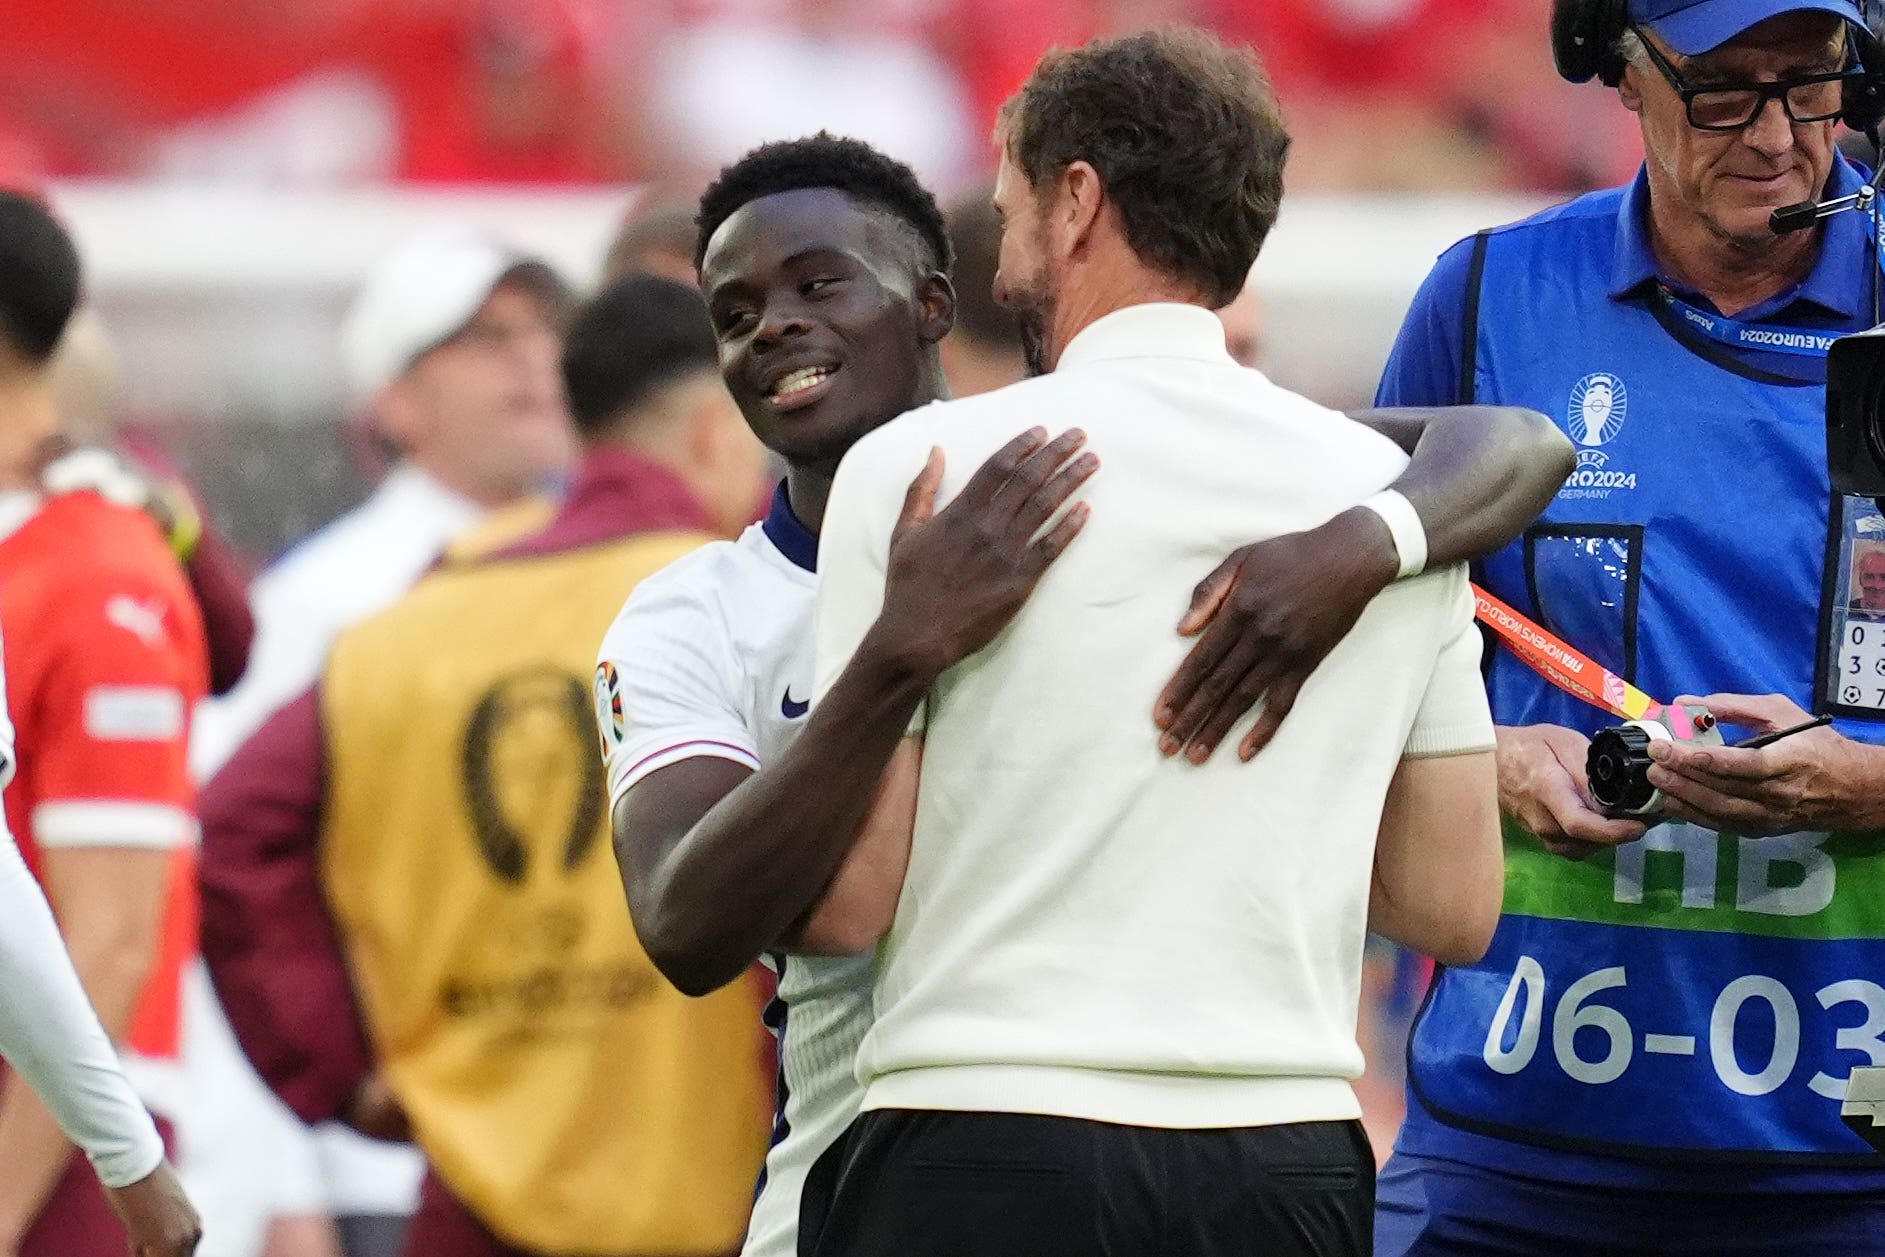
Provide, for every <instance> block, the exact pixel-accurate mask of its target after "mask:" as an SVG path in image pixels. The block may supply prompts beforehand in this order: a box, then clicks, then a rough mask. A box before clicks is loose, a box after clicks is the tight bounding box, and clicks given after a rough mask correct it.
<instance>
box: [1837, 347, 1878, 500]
mask: <svg viewBox="0 0 1885 1257" xmlns="http://www.w3.org/2000/svg"><path fill="white" fill-rule="evenodd" d="M1826 465H1827V470H1828V471H1830V472H1831V473H1832V478H1833V489H1834V491H1835V492H1838V493H1847V494H1852V495H1854V496H1857V497H1867V498H1885V326H1880V327H1875V328H1873V329H1872V330H1871V331H1869V332H1859V333H1857V334H1856V335H1852V336H1842V337H1840V338H1839V339H1838V340H1836V341H1834V342H1833V347H1832V349H1831V351H1829V352H1828V353H1827V355H1826Z"/></svg>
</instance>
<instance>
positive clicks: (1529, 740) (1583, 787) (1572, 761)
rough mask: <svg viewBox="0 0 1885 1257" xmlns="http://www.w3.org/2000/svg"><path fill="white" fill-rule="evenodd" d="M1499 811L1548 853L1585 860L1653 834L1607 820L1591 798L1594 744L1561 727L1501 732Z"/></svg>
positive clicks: (1639, 824) (1528, 727) (1645, 828)
mask: <svg viewBox="0 0 1885 1257" xmlns="http://www.w3.org/2000/svg"><path fill="white" fill-rule="evenodd" d="M1498 736H1499V750H1498V756H1497V760H1498V767H1499V811H1500V812H1502V813H1504V814H1505V815H1507V816H1510V817H1512V818H1513V819H1514V820H1516V821H1518V823H1519V824H1521V825H1523V826H1524V827H1525V828H1526V829H1527V830H1529V831H1531V832H1532V833H1534V834H1536V835H1538V840H1539V841H1540V842H1542V843H1544V844H1545V847H1546V849H1547V850H1549V851H1551V852H1553V853H1554V854H1557V855H1561V856H1564V857H1565V858H1566V859H1570V860H1583V859H1587V858H1589V857H1590V856H1593V855H1595V854H1596V853H1597V852H1599V851H1601V850H1603V849H1604V848H1605V847H1614V846H1617V845H1618V844H1620V843H1625V842H1634V841H1636V840H1637V839H1638V838H1641V837H1642V836H1643V835H1644V834H1646V833H1648V832H1649V826H1647V825H1646V824H1644V823H1643V822H1642V821H1636V820H1616V819H1613V818H1611V817H1608V816H1605V815H1604V813H1603V809H1601V808H1599V807H1598V806H1597V801H1596V800H1595V799H1593V798H1591V794H1590V785H1589V782H1588V781H1587V780H1586V779H1585V774H1584V764H1585V760H1586V759H1587V758H1588V757H1589V755H1590V739H1589V738H1587V737H1585V736H1584V735H1583V734H1581V733H1579V732H1577V730H1575V729H1565V728H1561V727H1559V726H1558V725H1525V726H1522V727H1518V728H1508V727H1504V726H1501V727H1500V728H1499V730H1498Z"/></svg>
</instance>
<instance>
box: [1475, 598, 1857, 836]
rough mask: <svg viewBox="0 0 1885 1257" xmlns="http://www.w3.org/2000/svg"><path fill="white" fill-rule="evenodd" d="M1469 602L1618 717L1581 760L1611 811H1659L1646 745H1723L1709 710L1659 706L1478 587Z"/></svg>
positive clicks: (1546, 669)
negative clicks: (1618, 722) (1684, 743)
mask: <svg viewBox="0 0 1885 1257" xmlns="http://www.w3.org/2000/svg"><path fill="white" fill-rule="evenodd" d="M1473 599H1474V603H1475V608H1474V610H1475V614H1477V615H1478V617H1479V621H1480V623H1482V624H1484V625H1485V626H1486V627H1487V628H1489V629H1491V630H1492V631H1493V632H1494V633H1495V634H1497V635H1498V637H1499V639H1500V640H1501V641H1503V642H1504V643H1505V645H1506V647H1507V648H1508V649H1509V650H1511V651H1512V653H1513V654H1515V655H1517V656H1518V657H1519V658H1520V659H1522V660H1524V661H1525V663H1526V664H1527V665H1528V666H1530V667H1531V668H1532V669H1533V670H1534V671H1536V672H1537V673H1538V674H1539V675H1540V676H1542V677H1544V678H1545V679H1546V680H1547V681H1550V682H1551V683H1552V684H1553V685H1555V686H1557V687H1558V688H1559V689H1561V690H1563V691H1564V692H1565V693H1567V694H1569V695H1571V696H1572V697H1573V698H1579V699H1582V700H1583V701H1585V702H1587V703H1589V704H1590V705H1591V706H1593V707H1597V708H1600V709H1602V710H1604V711H1607V712H1609V713H1610V714H1611V715H1613V716H1615V717H1617V718H1618V720H1619V721H1621V723H1620V724H1617V725H1614V726H1612V727H1611V728H1608V729H1604V730H1601V731H1599V732H1598V733H1597V734H1596V735H1594V736H1593V737H1592V738H1591V743H1590V755H1589V758H1588V759H1587V760H1586V761H1585V772H1586V775H1587V777H1588V780H1589V783H1590V791H1591V795H1592V797H1594V798H1595V799H1596V800H1597V802H1598V804H1599V805H1600V806H1602V807H1603V809H1604V810H1605V811H1606V812H1608V813H1610V814H1611V815H1612V816H1639V817H1649V816H1654V815H1656V814H1657V813H1659V812H1660V811H1661V810H1662V793H1661V792H1660V791H1658V790H1656V789H1655V788H1654V787H1652V786H1651V785H1650V784H1649V780H1648V774H1649V766H1650V758H1649V744H1650V743H1651V742H1657V741H1675V742H1693V743H1697V744H1699V745H1704V746H1720V745H1722V736H1721V726H1720V725H1719V724H1718V723H1717V721H1716V720H1715V716H1714V713H1712V712H1710V711H1709V710H1708V709H1707V708H1705V707H1702V706H1700V705H1698V704H1680V703H1659V702H1657V701H1656V700H1655V699H1653V698H1651V697H1650V696H1649V695H1647V694H1645V693H1644V692H1643V691H1641V690H1639V689H1637V688H1636V687H1635V686H1634V685H1631V684H1630V683H1629V682H1628V681H1626V680H1624V679H1623V678H1622V677H1620V676H1618V675H1617V674H1616V673H1614V672H1612V671H1611V670H1610V669H1608V668H1606V667H1604V666H1603V665H1602V664H1600V663H1598V662H1597V661H1596V660H1594V659H1592V658H1590V657H1589V656H1588V655H1586V654H1584V653H1583V652H1582V651H1580V650H1578V649H1577V648H1576V647H1575V646H1572V645H1570V644H1569V643H1567V642H1565V641H1564V640H1563V639H1561V638H1559V637H1558V636H1556V635H1555V634H1553V633H1552V632H1551V631H1550V630H1548V629H1545V628H1543V627H1541V626H1540V625H1538V624H1536V623H1534V622H1532V621H1531V620H1530V619H1527V618H1526V617H1525V616H1524V615H1521V614H1520V613H1519V612H1517V611H1515V610H1513V609H1512V608H1511V607H1509V606H1507V605H1506V604H1505V603H1503V602H1501V601H1499V599H1497V598H1495V597H1493V596H1492V595H1491V594H1489V593H1487V592H1486V591H1485V590H1483V589H1481V588H1480V587H1479V586H1477V585H1474V586H1473ZM1831 722H1832V717H1830V716H1820V717H1817V718H1816V719H1813V720H1810V721H1807V722H1806V723H1805V724H1800V725H1796V726H1794V727H1793V728H1791V729H1783V730H1780V731H1778V732H1775V733H1769V734H1763V735H1761V736H1759V737H1755V738H1750V739H1748V740H1747V741H1745V742H1739V743H1736V745H1737V746H1739V747H1749V748H1752V747H1757V746H1768V745H1771V744H1773V743H1775V742H1778V741H1779V740H1780V739H1781V738H1784V737H1790V736H1792V735H1793V734H1795V733H1801V732H1804V731H1805V730H1807V729H1816V728H1818V727H1819V726H1821V725H1824V724H1830V723H1831Z"/></svg>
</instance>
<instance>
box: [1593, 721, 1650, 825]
mask: <svg viewBox="0 0 1885 1257" xmlns="http://www.w3.org/2000/svg"><path fill="white" fill-rule="evenodd" d="M1649 766H1650V758H1649V734H1647V733H1645V732H1644V731H1643V730H1641V729H1639V728H1637V727H1636V726H1635V725H1617V726H1615V727H1614V728H1610V729H1605V730H1603V731H1602V732H1600V733H1598V734H1597V735H1596V736H1595V737H1593V738H1591V740H1590V755H1589V757H1588V758H1587V759H1586V760H1585V761H1584V771H1585V773H1586V775H1588V777H1589V778H1590V792H1591V796H1592V797H1593V798H1595V799H1596V800H1597V802H1598V803H1600V804H1602V805H1603V807H1604V808H1605V810H1607V811H1611V812H1626V813H1636V812H1640V811H1642V810H1643V809H1644V808H1646V807H1648V806H1649V804H1650V801H1651V800H1652V799H1654V798H1655V796H1656V788H1655V787H1654V786H1652V785H1650V784H1649Z"/></svg>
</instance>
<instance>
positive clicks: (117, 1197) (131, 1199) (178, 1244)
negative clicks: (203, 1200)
mask: <svg viewBox="0 0 1885 1257" xmlns="http://www.w3.org/2000/svg"><path fill="white" fill-rule="evenodd" d="M105 1195H106V1196H107V1197H108V1198H109V1199H110V1201H111V1208H112V1211H113V1212H115V1213H116V1214H117V1215H118V1217H119V1218H121V1219H122V1220H123V1221H124V1227H125V1230H127V1231H129V1232H130V1234H131V1257H190V1254H191V1253H194V1252H195V1251H196V1246H197V1243H198V1241H200V1240H201V1239H202V1238H203V1221H202V1219H201V1218H199V1217H197V1216H196V1209H195V1208H194V1207H192V1206H191V1204H190V1198H189V1197H188V1196H185V1195H184V1194H183V1185H182V1184H181V1183H179V1182H177V1175H176V1171H174V1170H172V1169H171V1168H170V1162H168V1161H159V1162H158V1163H157V1168H156V1169H155V1170H153V1171H151V1172H150V1173H149V1174H147V1175H145V1176H144V1177H143V1178H141V1179H139V1180H138V1181H137V1182H135V1183H133V1184H131V1185H130V1186H129V1187H119V1188H115V1189H113V1188H107V1189H106V1191H105Z"/></svg>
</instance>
